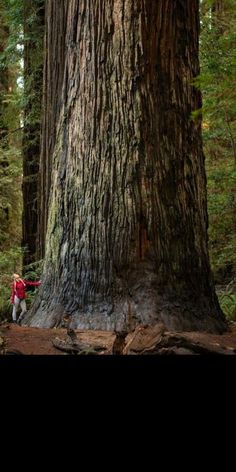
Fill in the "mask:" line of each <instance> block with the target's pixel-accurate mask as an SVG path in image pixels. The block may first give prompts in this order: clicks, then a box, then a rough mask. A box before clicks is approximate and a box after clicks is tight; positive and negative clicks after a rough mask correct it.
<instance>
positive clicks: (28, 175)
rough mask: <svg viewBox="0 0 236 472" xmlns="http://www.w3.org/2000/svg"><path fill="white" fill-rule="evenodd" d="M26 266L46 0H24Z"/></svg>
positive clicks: (33, 238) (31, 257) (33, 237)
mask: <svg viewBox="0 0 236 472" xmlns="http://www.w3.org/2000/svg"><path fill="white" fill-rule="evenodd" d="M24 8H25V18H24V36H25V42H24V82H25V109H24V132H23V184H22V190H23V216H22V228H23V237H22V246H23V247H24V248H25V251H24V256H23V266H27V265H28V264H30V263H32V262H35V260H36V258H37V257H36V248H37V224H38V172H39V156H40V118H41V102H42V84H43V58H42V56H43V30H44V0H24Z"/></svg>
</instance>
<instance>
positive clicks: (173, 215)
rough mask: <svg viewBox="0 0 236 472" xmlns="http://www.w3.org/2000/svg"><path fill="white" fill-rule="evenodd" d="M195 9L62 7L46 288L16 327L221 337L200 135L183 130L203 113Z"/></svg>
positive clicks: (129, 3)
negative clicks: (132, 324) (133, 326)
mask: <svg viewBox="0 0 236 472" xmlns="http://www.w3.org/2000/svg"><path fill="white" fill-rule="evenodd" d="M48 4H49V6H50V5H51V4H52V3H51V1H50V0H49V2H48ZM198 8H199V4H198V1H197V0H191V1H190V0H187V1H185V2H183V1H180V0H165V1H158V2H153V1H152V0H106V2H104V1H101V0H93V1H83V0H81V1H80V2H76V1H71V2H69V4H68V15H67V24H66V40H65V58H66V61H65V67H64V76H63V87H62V95H61V108H60V110H59V113H58V114H56V116H57V118H58V119H57V120H56V123H57V134H56V139H55V146H54V155H53V164H52V179H51V197H50V202H49V218H48V229H47V239H46V255H45V267H44V275H43V284H42V287H41V289H40V292H39V297H38V299H37V300H36V302H35V305H34V307H33V309H32V311H31V313H30V314H29V316H28V321H27V320H26V323H30V324H31V325H32V326H45V327H46V326H54V325H57V326H58V323H59V325H60V322H61V320H62V318H63V313H65V312H66V313H69V314H70V315H71V326H73V327H80V328H82V327H83V328H88V327H91V328H100V329H101V328H106V329H113V328H119V329H120V328H122V327H123V326H125V325H126V324H127V319H128V318H129V317H131V318H132V319H133V320H136V323H139V322H141V323H149V324H152V323H156V322H157V321H158V320H161V321H163V322H164V323H165V325H166V326H167V327H168V328H169V329H175V330H178V329H181V330H193V329H200V330H205V329H207V330H210V331H217V330H219V331H221V330H224V329H225V327H226V325H225V321H224V317H223V314H222V312H221V310H220V307H219V304H218V301H217V298H216V295H215V291H214V286H213V281H212V277H211V272H210V265H209V257H208V249H207V204H206V176H205V170H204V155H203V150H202V138H201V122H200V120H198V121H196V120H192V119H191V112H192V111H193V110H196V109H198V108H200V106H201V95H200V92H199V91H198V90H196V89H195V88H194V86H193V85H192V81H193V78H194V77H196V76H197V75H198V73H199V62H198V35H199V16H198ZM48 27H49V31H51V29H53V28H55V24H54V18H53V17H51V18H50V23H49V24H48ZM48 34H49V33H48ZM50 91H51V89H50V88H49V89H48V90H47V92H48V93H50ZM52 122H55V116H54V115H53V116H52ZM45 142H49V141H47V140H46V141H45Z"/></svg>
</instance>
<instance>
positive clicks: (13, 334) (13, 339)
mask: <svg viewBox="0 0 236 472" xmlns="http://www.w3.org/2000/svg"><path fill="white" fill-rule="evenodd" d="M76 334H77V337H78V338H79V340H81V341H82V342H84V343H87V344H91V345H94V346H96V345H99V346H104V351H106V350H107V349H111V347H112V344H113V341H114V338H115V335H114V334H113V333H111V332H104V331H80V330H77V331H76ZM0 336H1V337H3V338H4V341H5V344H4V348H5V349H6V350H7V351H8V352H9V353H16V354H27V355H59V356H60V355H65V354H66V353H65V352H63V351H60V350H59V349H57V348H55V347H54V346H53V344H52V340H53V339H55V338H60V339H63V340H66V338H67V333H66V329H60V328H54V329H41V328H26V327H23V326H22V327H21V326H18V325H16V324H11V323H9V324H5V325H2V326H0Z"/></svg>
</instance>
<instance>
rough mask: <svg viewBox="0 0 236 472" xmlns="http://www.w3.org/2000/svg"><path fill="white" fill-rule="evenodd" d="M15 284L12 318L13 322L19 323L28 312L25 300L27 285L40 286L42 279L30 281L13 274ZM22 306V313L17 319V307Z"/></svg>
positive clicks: (13, 288)
mask: <svg viewBox="0 0 236 472" xmlns="http://www.w3.org/2000/svg"><path fill="white" fill-rule="evenodd" d="M12 277H13V284H12V292H11V299H10V301H11V304H12V305H13V310H12V320H13V323H19V322H20V321H21V320H22V318H23V315H24V314H25V313H26V311H27V308H26V302H25V297H26V293H25V291H26V287H27V285H28V286H35V287H37V286H39V285H40V284H41V281H40V280H39V281H38V282H30V281H29V280H23V279H21V278H20V276H19V274H13V276H12ZM19 305H20V307H21V313H20V316H19V318H18V321H17V309H18V307H19Z"/></svg>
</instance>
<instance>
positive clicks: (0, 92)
mask: <svg viewBox="0 0 236 472" xmlns="http://www.w3.org/2000/svg"><path fill="white" fill-rule="evenodd" d="M5 8H6V5H5V3H4V2H3V4H2V5H0V54H1V55H2V53H3V52H4V50H5V48H6V45H7V40H8V35H9V28H8V26H7V25H6V23H5V18H4V16H5V15H4V13H5ZM9 80H10V78H9V69H8V67H7V65H6V64H4V62H3V61H2V64H1V69H0V180H2V179H4V178H5V177H6V175H7V172H8V167H9V162H8V158H7V152H6V151H7V149H8V147H9V139H8V124H7V120H6V115H7V104H6V96H7V94H8V93H9ZM1 187H2V183H1V186H0V190H2V189H1ZM0 196H1V195H0ZM8 227H9V208H8V202H7V201H6V199H3V201H2V198H1V200H0V250H1V249H2V248H3V247H4V243H5V239H6V237H5V232H6V231H7V230H8Z"/></svg>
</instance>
